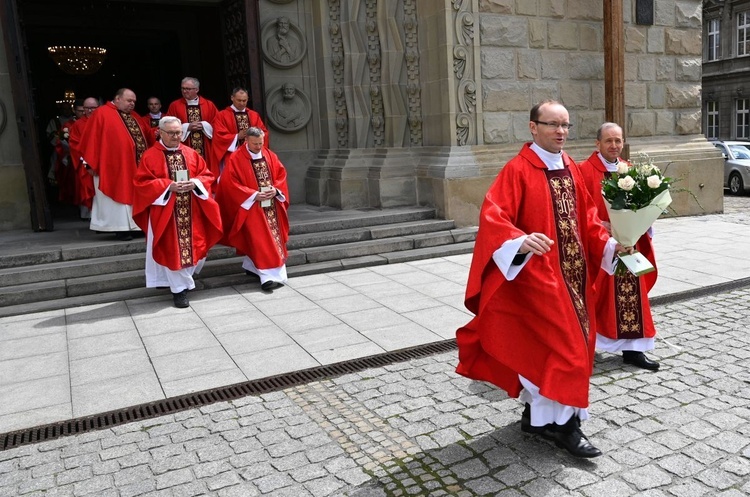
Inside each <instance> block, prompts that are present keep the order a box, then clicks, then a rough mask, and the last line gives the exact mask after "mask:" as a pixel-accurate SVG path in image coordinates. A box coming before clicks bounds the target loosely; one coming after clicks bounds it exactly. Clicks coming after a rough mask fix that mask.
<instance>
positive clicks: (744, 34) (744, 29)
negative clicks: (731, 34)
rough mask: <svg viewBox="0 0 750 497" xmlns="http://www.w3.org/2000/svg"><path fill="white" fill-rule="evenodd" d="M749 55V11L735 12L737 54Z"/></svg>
mask: <svg viewBox="0 0 750 497" xmlns="http://www.w3.org/2000/svg"><path fill="white" fill-rule="evenodd" d="M741 55H750V11H749V12H740V13H739V14H737V56H741Z"/></svg>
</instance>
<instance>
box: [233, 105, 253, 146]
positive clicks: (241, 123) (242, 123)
mask: <svg viewBox="0 0 750 497" xmlns="http://www.w3.org/2000/svg"><path fill="white" fill-rule="evenodd" d="M234 122H235V123H236V124H237V132H238V133H239V132H240V131H244V130H246V129H248V128H249V127H250V119H249V118H248V117H247V112H235V113H234ZM241 144H242V140H241V139H240V137H239V136H238V137H237V146H238V147H239V146H240V145H241Z"/></svg>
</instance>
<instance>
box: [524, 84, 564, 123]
mask: <svg viewBox="0 0 750 497" xmlns="http://www.w3.org/2000/svg"><path fill="white" fill-rule="evenodd" d="M530 84H531V102H532V105H534V104H536V103H537V102H541V101H542V100H548V99H552V100H559V99H560V91H559V88H558V85H557V83H556V82H554V81H535V82H532V83H530ZM526 119H527V120H528V113H527V114H526Z"/></svg>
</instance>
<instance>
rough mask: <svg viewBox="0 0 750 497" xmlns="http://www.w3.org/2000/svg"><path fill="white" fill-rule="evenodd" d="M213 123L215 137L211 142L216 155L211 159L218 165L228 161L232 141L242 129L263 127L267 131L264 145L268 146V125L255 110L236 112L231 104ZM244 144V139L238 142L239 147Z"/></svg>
mask: <svg viewBox="0 0 750 497" xmlns="http://www.w3.org/2000/svg"><path fill="white" fill-rule="evenodd" d="M213 125H214V138H213V140H212V143H211V149H212V153H213V155H214V157H213V159H212V160H211V161H212V163H213V164H216V165H217V166H219V165H221V161H222V160H224V161H226V160H227V158H228V157H229V156H230V155H231V154H232V152H230V151H229V150H228V149H229V147H231V146H232V142H233V141H234V140H235V139H236V135H237V133H239V132H240V130H243V129H247V128H250V127H256V128H260V129H262V130H263V132H264V133H265V136H264V137H263V146H264V147H266V148H268V139H269V133H268V130H267V129H266V125H265V124H263V120H262V119H261V118H260V114H258V113H257V112H255V111H254V110H250V109H247V112H235V110H234V109H233V108H232V107H231V106H230V107H227V108H226V109H224V110H222V111H221V112H219V114H218V115H217V116H216V120H215V121H214V123H213ZM243 144H244V140H243V141H242V143H239V144H237V148H240V147H241V146H242V145H243Z"/></svg>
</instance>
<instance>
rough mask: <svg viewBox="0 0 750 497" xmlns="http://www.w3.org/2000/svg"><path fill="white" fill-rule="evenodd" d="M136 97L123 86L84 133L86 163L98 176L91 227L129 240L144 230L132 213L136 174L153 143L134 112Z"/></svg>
mask: <svg viewBox="0 0 750 497" xmlns="http://www.w3.org/2000/svg"><path fill="white" fill-rule="evenodd" d="M135 101H136V97H135V93H133V91H131V90H129V89H127V88H121V89H120V90H118V91H117V93H116V94H115V97H114V99H113V100H112V101H111V102H107V103H106V104H104V105H102V106H101V107H99V108H98V109H96V110H95V111H94V113H93V114H91V117H90V118H89V122H88V123H87V124H86V128H85V130H84V133H83V136H82V137H81V143H82V146H81V157H82V159H83V164H84V167H86V168H87V169H89V170H90V172H91V174H93V176H94V188H95V195H94V200H93V205H92V209H91V226H90V228H91V229H92V230H94V231H107V232H115V233H116V235H115V236H116V238H117V239H118V240H125V241H127V240H132V239H133V237H132V232H133V231H140V230H139V229H138V226H137V225H136V224H135V222H134V221H133V217H132V212H133V177H134V176H135V170H136V168H137V167H138V162H139V161H140V160H141V156H142V155H143V153H144V152H145V151H146V149H147V148H148V147H149V146H150V145H152V144H153V141H152V140H151V137H150V134H149V133H147V132H146V130H145V129H144V128H143V127H142V122H141V118H140V116H139V115H138V114H136V113H135V112H133V108H134V107H135Z"/></svg>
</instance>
